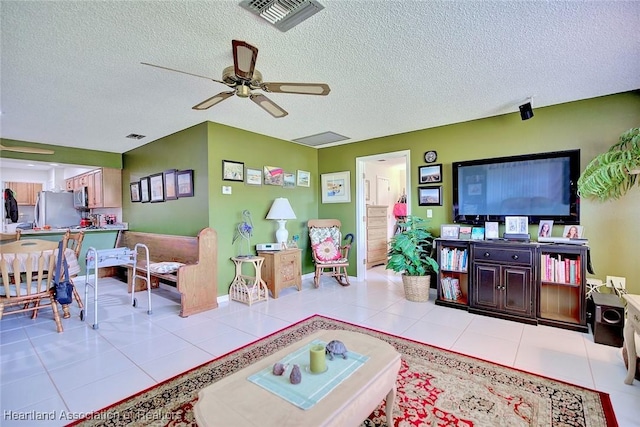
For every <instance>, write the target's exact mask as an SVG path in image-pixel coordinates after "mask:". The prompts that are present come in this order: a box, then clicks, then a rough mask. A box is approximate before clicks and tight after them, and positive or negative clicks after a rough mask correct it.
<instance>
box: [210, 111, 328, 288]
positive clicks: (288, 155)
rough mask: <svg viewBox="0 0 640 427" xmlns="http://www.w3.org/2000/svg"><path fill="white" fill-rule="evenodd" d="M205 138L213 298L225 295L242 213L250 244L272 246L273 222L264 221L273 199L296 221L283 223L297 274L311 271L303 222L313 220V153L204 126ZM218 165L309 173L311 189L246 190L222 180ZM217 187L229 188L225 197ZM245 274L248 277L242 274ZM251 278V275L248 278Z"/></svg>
mask: <svg viewBox="0 0 640 427" xmlns="http://www.w3.org/2000/svg"><path fill="white" fill-rule="evenodd" d="M208 128H209V132H208V138H209V176H210V179H209V208H210V209H209V223H210V224H211V226H212V227H213V228H215V229H216V231H217V232H218V268H219V270H218V279H219V281H218V293H219V294H220V295H222V294H227V293H228V290H229V285H230V284H231V281H232V280H233V276H234V273H235V267H234V264H233V262H231V260H230V258H231V257H232V256H235V255H238V254H240V248H239V243H236V244H235V245H232V241H233V236H234V233H235V230H236V227H237V225H238V224H239V223H240V222H242V220H243V218H242V211H243V210H245V209H247V210H249V212H251V218H252V222H253V226H254V233H253V237H252V238H251V245H252V247H254V249H255V245H256V243H269V242H275V232H276V229H277V226H278V225H277V223H276V222H275V221H272V220H267V219H265V217H266V215H267V213H268V212H269V209H270V208H271V204H272V203H273V200H274V199H276V198H277V197H286V198H287V199H289V202H290V203H291V207H292V208H293V211H294V212H295V214H296V217H297V219H295V220H289V221H287V230H288V231H289V238H292V237H293V235H298V236H300V240H299V247H300V248H301V249H302V250H303V251H302V272H303V274H305V273H309V272H311V271H313V265H312V262H311V253H310V252H309V251H308V246H309V244H308V240H309V237H308V233H307V230H306V222H307V220H309V219H310V218H318V192H317V189H316V185H315V184H316V181H317V178H316V177H317V176H318V157H317V150H316V149H314V148H311V147H307V146H304V145H299V144H293V143H291V142H288V141H284V140H280V139H276V138H270V137H268V136H264V135H260V134H257V133H252V132H247V131H244V130H241V129H237V128H233V127H229V126H224V125H220V124H216V123H211V122H210V123H208ZM222 160H231V161H234V162H243V163H244V166H245V168H251V169H260V170H262V169H263V167H264V166H277V167H281V168H282V169H283V170H284V171H285V172H291V173H296V174H297V171H298V170H304V171H307V172H310V173H311V187H298V186H296V187H293V188H284V187H278V186H272V185H264V184H263V185H260V186H254V185H247V184H245V183H244V182H236V181H224V180H223V179H222ZM222 186H229V187H231V192H232V193H231V194H230V195H226V194H222ZM246 273H249V272H248V271H247V272H246ZM251 274H252V273H251Z"/></svg>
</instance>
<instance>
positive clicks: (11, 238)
mask: <svg viewBox="0 0 640 427" xmlns="http://www.w3.org/2000/svg"><path fill="white" fill-rule="evenodd" d="M18 239H19V237H18V233H17V232H16V233H2V234H0V242H2V243H5V242H15V241H16V240H18Z"/></svg>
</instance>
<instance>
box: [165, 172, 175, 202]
mask: <svg viewBox="0 0 640 427" xmlns="http://www.w3.org/2000/svg"><path fill="white" fill-rule="evenodd" d="M176 172H178V171H177V170H175V169H168V170H166V171H164V172H163V175H164V199H165V200H176V199H177V198H178V189H177V179H176Z"/></svg>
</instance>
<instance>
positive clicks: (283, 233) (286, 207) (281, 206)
mask: <svg viewBox="0 0 640 427" xmlns="http://www.w3.org/2000/svg"><path fill="white" fill-rule="evenodd" d="M267 219H275V220H277V221H278V230H277V231H276V241H277V242H278V243H287V240H288V239H289V232H288V231H287V229H286V228H285V226H286V223H287V220H288V219H296V214H295V213H294V212H293V209H292V208H291V204H290V203H289V200H288V199H285V198H284V197H278V198H277V199H275V200H274V201H273V204H272V205H271V209H269V213H268V214H267Z"/></svg>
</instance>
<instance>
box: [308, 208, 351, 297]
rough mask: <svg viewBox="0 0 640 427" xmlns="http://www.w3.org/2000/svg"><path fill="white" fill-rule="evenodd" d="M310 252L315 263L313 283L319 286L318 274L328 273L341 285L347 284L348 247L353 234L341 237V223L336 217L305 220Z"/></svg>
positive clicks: (349, 247)
mask: <svg viewBox="0 0 640 427" xmlns="http://www.w3.org/2000/svg"><path fill="white" fill-rule="evenodd" d="M307 225H308V227H309V239H310V241H311V254H312V256H313V262H314V263H315V266H316V268H315V275H314V277H313V284H314V286H315V287H316V288H317V287H319V286H320V276H322V275H328V276H331V277H333V278H334V279H336V281H337V282H338V283H339V284H341V285H342V286H349V276H348V274H347V267H349V249H351V243H352V242H353V234H351V233H349V234H347V235H346V236H345V237H344V243H343V239H342V233H341V231H340V227H341V226H342V223H341V222H340V221H339V220H337V219H311V220H309V221H308V222H307Z"/></svg>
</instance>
